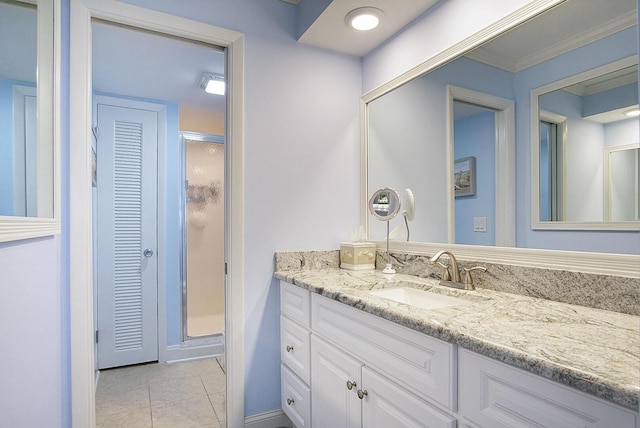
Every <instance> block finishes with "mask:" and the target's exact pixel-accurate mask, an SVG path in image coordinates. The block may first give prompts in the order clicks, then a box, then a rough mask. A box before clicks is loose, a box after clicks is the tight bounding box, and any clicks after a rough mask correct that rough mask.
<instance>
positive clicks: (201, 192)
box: [181, 132, 225, 345]
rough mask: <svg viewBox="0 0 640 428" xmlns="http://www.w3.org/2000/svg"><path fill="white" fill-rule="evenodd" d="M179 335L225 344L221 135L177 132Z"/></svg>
mask: <svg viewBox="0 0 640 428" xmlns="http://www.w3.org/2000/svg"><path fill="white" fill-rule="evenodd" d="M182 137H183V138H182V153H183V178H184V181H183V184H184V187H183V189H184V191H183V192H182V193H183V201H182V202H183V204H182V206H183V209H182V213H183V215H182V223H183V224H182V226H183V229H182V230H183V235H182V236H183V238H182V239H183V242H182V269H181V271H182V327H183V341H188V340H193V339H201V340H205V341H207V342H219V343H220V344H221V345H222V344H224V311H225V308H224V281H225V273H224V174H225V171H224V159H225V154H224V137H222V136H217V135H207V134H200V133H189V132H182Z"/></svg>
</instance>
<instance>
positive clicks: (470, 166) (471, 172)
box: [453, 156, 476, 198]
mask: <svg viewBox="0 0 640 428" xmlns="http://www.w3.org/2000/svg"><path fill="white" fill-rule="evenodd" d="M453 186H454V191H455V195H456V198H457V197H460V196H473V195H475V194H476V158H475V157H474V156H469V157H466V158H461V159H457V160H456V161H455V162H454V163H453Z"/></svg>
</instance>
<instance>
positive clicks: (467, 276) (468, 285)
mask: <svg viewBox="0 0 640 428" xmlns="http://www.w3.org/2000/svg"><path fill="white" fill-rule="evenodd" d="M462 270H463V271H464V278H463V279H462V283H463V284H464V285H465V289H466V290H473V289H475V287H474V286H473V278H472V277H471V272H472V271H474V270H479V271H482V272H486V271H487V268H486V267H482V266H474V267H472V268H463V269H462Z"/></svg>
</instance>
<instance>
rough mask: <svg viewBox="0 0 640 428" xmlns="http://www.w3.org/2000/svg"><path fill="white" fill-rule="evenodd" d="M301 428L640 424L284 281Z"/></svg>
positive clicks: (285, 326) (287, 346)
mask: <svg viewBox="0 0 640 428" xmlns="http://www.w3.org/2000/svg"><path fill="white" fill-rule="evenodd" d="M281 284H282V286H281V310H282V316H281V341H282V351H281V356H282V408H283V410H284V412H285V413H286V414H287V415H288V416H289V418H290V419H291V421H292V422H293V423H294V425H295V426H296V427H298V428H302V427H311V426H312V427H313V428H336V427H340V428H354V427H358V428H359V427H364V428H389V427H393V428H400V427H438V428H440V427H442V428H455V427H459V428H524V427H553V428H556V427H558V428H570V427H582V428H586V427H592V428H596V427H598V428H605V427H606V428H614V427H615V428H640V416H639V414H638V412H634V411H632V410H630V409H627V408H624V407H621V406H619V405H617V404H614V403H611V402H608V401H606V400H603V399H600V398H598V397H596V396H593V395H590V394H586V393H584V392H581V391H578V390H576V389H573V388H570V387H568V386H565V385H562V384H560V383H557V382H554V381H551V380H549V379H546V378H544V377H542V376H538V375H535V374H533V373H530V372H528V371H526V370H522V369H519V368H516V367H513V366H509V365H507V364H504V363H501V362H499V361H497V360H494V359H492V358H489V357H485V356H483V355H479V354H476V353H474V352H471V351H469V350H466V349H463V348H458V347H457V346H456V345H453V344H451V343H447V342H444V341H442V340H439V339H435V338H433V337H430V336H428V335H425V334H422V333H419V332H417V331H415V330H412V329H410V328H407V327H404V326H401V325H399V324H396V323H393V322H391V321H388V320H385V319H382V318H380V317H377V316H375V315H372V314H369V313H366V312H364V311H361V310H358V309H355V308H352V307H350V306H348V305H345V304H342V303H339V302H337V301H335V300H332V299H329V298H326V297H324V296H321V295H319V294H316V293H310V292H309V291H307V290H304V289H302V288H299V287H296V286H293V285H291V284H288V283H286V282H284V281H282V282H281Z"/></svg>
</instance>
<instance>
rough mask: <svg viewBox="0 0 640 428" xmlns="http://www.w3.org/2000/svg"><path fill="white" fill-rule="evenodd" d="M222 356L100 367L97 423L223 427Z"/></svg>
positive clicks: (107, 427)
mask: <svg viewBox="0 0 640 428" xmlns="http://www.w3.org/2000/svg"><path fill="white" fill-rule="evenodd" d="M223 367H224V357H221V358H220V357H219V358H207V359H201V360H195V361H187V362H180V363H171V364H167V363H159V364H158V363H154V364H142V365H137V366H129V367H123V368H116V369H109V370H102V371H101V372H100V378H99V381H98V388H97V391H96V422H97V427H98V428H191V427H193V428H200V427H210V428H224V427H225V426H226V424H225V387H226V385H225V384H226V382H225V373H224V370H223Z"/></svg>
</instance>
